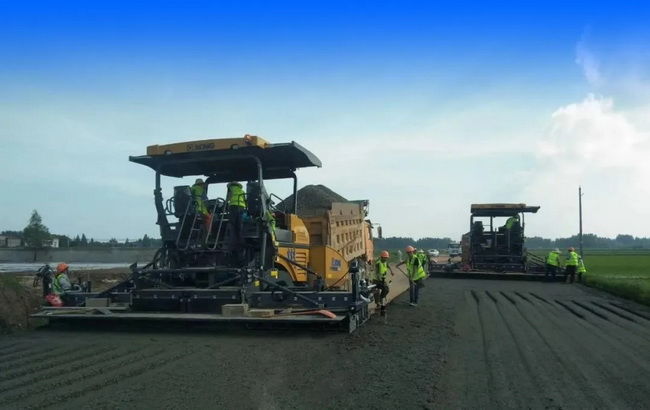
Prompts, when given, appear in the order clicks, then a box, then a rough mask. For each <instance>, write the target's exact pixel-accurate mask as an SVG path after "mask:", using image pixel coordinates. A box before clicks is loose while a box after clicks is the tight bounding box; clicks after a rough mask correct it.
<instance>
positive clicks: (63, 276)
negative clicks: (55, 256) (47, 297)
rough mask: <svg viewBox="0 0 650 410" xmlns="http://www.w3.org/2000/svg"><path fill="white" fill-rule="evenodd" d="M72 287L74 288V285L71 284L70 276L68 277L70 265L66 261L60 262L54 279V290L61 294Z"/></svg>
mask: <svg viewBox="0 0 650 410" xmlns="http://www.w3.org/2000/svg"><path fill="white" fill-rule="evenodd" d="M70 289H72V285H71V284H70V278H68V265H67V264H66V263H64V262H62V263H59V264H58V265H57V267H56V272H55V273H54V280H53V281H52V292H53V293H54V294H55V295H57V296H60V295H63V294H64V293H65V292H67V291H69V290H70Z"/></svg>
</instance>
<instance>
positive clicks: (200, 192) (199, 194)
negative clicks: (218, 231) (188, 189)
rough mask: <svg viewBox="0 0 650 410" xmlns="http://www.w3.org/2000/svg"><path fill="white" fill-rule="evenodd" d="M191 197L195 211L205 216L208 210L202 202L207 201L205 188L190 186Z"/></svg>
mask: <svg viewBox="0 0 650 410" xmlns="http://www.w3.org/2000/svg"><path fill="white" fill-rule="evenodd" d="M192 196H193V197H194V201H195V202H196V210H197V211H198V212H199V213H201V214H203V215H205V214H207V213H208V208H207V207H206V206H205V203H204V202H203V200H205V199H207V196H206V195H205V187H204V186H203V185H196V184H195V185H192Z"/></svg>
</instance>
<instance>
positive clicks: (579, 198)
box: [578, 186, 583, 256]
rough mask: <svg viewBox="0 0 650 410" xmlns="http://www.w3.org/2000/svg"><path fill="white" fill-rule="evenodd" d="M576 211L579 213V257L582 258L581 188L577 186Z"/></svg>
mask: <svg viewBox="0 0 650 410" xmlns="http://www.w3.org/2000/svg"><path fill="white" fill-rule="evenodd" d="M578 210H579V213H580V256H583V252H582V187H581V186H578Z"/></svg>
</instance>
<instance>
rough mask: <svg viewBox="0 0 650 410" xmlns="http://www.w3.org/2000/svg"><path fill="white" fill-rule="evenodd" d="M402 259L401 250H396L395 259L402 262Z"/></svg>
mask: <svg viewBox="0 0 650 410" xmlns="http://www.w3.org/2000/svg"><path fill="white" fill-rule="evenodd" d="M403 260H404V259H403V257H402V251H399V250H398V251H397V261H398V262H402V261H403Z"/></svg>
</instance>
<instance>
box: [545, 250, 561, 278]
mask: <svg viewBox="0 0 650 410" xmlns="http://www.w3.org/2000/svg"><path fill="white" fill-rule="evenodd" d="M560 253H561V252H560V250H559V249H558V248H555V249H554V250H552V251H550V252H549V253H548V255H547V256H546V275H544V280H546V281H548V279H549V275H550V276H552V277H553V281H555V274H556V273H557V271H558V269H560Z"/></svg>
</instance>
